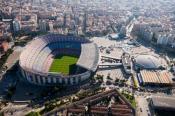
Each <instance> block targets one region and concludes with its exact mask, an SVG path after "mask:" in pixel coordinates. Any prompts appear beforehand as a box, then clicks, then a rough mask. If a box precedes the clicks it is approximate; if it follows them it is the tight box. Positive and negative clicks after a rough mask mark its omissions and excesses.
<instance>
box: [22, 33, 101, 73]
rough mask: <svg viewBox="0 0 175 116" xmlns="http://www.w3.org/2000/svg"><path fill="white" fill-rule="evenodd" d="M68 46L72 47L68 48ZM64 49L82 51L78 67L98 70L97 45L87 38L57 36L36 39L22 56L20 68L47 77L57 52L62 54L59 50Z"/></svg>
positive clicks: (49, 35) (51, 35) (50, 35)
mask: <svg viewBox="0 0 175 116" xmlns="http://www.w3.org/2000/svg"><path fill="white" fill-rule="evenodd" d="M64 43H67V44H64ZM68 44H71V45H70V46H68ZM64 47H72V49H74V48H75V49H78V50H80V51H82V53H81V56H80V60H79V61H78V63H77V65H79V66H82V67H84V68H85V69H88V70H91V71H95V70H96V68H97V66H96V65H97V63H98V48H97V46H96V44H94V43H91V42H90V41H89V40H88V39H85V38H79V37H73V36H64V35H57V34H48V35H45V36H40V37H36V38H35V39H34V40H33V41H32V42H31V43H29V44H28V45H27V46H26V47H25V50H24V51H23V52H22V54H21V55H20V61H19V63H20V66H21V67H22V68H23V69H25V70H27V71H29V72H33V73H39V74H41V73H42V74H44V75H47V74H48V73H49V68H50V66H51V63H52V61H53V57H52V56H53V55H54V54H57V53H56V52H60V53H61V51H59V50H58V49H60V48H64ZM81 47H82V48H81ZM54 50H56V51H54ZM70 52H72V51H70ZM93 58H94V59H93ZM91 68H92V69H91Z"/></svg>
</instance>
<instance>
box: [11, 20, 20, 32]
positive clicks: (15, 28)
mask: <svg viewBox="0 0 175 116" xmlns="http://www.w3.org/2000/svg"><path fill="white" fill-rule="evenodd" d="M20 29H21V27H20V21H19V20H17V19H15V20H14V21H13V31H14V32H18V31H20Z"/></svg>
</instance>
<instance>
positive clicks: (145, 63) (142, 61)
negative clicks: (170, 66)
mask: <svg viewBox="0 0 175 116" xmlns="http://www.w3.org/2000/svg"><path fill="white" fill-rule="evenodd" d="M135 61H136V62H135V63H136V65H139V66H140V67H142V68H146V69H157V68H159V67H160V66H161V65H160V61H159V59H158V58H156V57H155V56H152V55H138V56H136V57H135Z"/></svg>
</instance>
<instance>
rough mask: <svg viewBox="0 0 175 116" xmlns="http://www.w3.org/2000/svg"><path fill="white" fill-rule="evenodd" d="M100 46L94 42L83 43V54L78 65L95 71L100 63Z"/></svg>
mask: <svg viewBox="0 0 175 116" xmlns="http://www.w3.org/2000/svg"><path fill="white" fill-rule="evenodd" d="M97 54H98V47H97V45H96V44H94V43H85V44H82V45H81V55H80V57H79V60H78V62H77V65H79V66H81V67H83V68H85V69H88V70H91V71H95V70H96V68H97V63H98V55H97Z"/></svg>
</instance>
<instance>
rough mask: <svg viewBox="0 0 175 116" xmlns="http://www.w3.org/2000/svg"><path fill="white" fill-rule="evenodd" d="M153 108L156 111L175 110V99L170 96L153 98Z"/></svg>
mask: <svg viewBox="0 0 175 116" xmlns="http://www.w3.org/2000/svg"><path fill="white" fill-rule="evenodd" d="M152 106H153V107H154V108H156V109H167V110H168V109H171V110H175V97H170V96H153V97H152Z"/></svg>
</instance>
